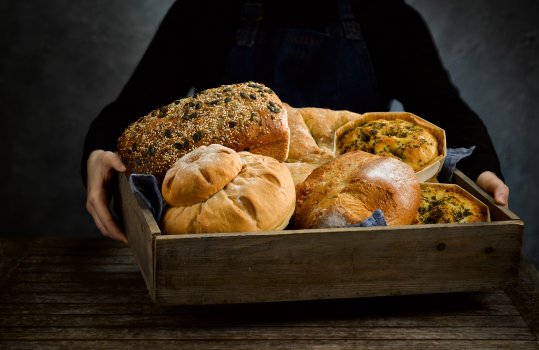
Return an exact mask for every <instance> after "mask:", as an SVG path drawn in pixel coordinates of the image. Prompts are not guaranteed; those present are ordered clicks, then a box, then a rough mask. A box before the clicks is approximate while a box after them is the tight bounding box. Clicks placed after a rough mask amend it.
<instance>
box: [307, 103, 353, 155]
mask: <svg viewBox="0 0 539 350" xmlns="http://www.w3.org/2000/svg"><path fill="white" fill-rule="evenodd" d="M297 110H298V111H299V112H300V113H301V116H302V117H303V120H304V121H305V124H306V125H307V127H308V128H309V130H310V132H311V134H312V135H313V137H314V139H315V140H316V143H317V144H318V146H319V147H321V148H322V149H326V150H328V151H329V152H331V153H333V152H334V151H333V144H334V138H335V131H336V130H337V129H338V128H340V127H341V126H343V125H344V124H346V123H348V122H350V121H352V120H356V119H358V118H360V117H361V114H358V113H354V112H350V111H346V110H342V111H335V110H332V109H327V108H316V107H303V108H298V109H297Z"/></svg>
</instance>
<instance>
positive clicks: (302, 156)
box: [284, 103, 334, 163]
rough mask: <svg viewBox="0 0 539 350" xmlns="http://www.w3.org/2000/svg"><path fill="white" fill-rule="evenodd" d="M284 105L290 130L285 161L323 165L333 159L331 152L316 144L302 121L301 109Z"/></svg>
mask: <svg viewBox="0 0 539 350" xmlns="http://www.w3.org/2000/svg"><path fill="white" fill-rule="evenodd" d="M284 105H285V108H286V110H287V116H288V127H289V129H290V148H289V152H288V158H287V159H286V161H287V162H288V163H298V162H304V163H325V162H328V161H330V160H331V159H333V158H334V157H333V152H332V151H329V150H327V149H322V148H320V147H319V146H318V144H317V143H316V141H315V139H314V137H313V135H312V134H311V131H310V129H309V127H308V126H307V124H306V123H305V121H304V120H303V116H302V114H301V112H300V110H301V109H298V108H294V107H291V106H290V105H288V104H286V103H285V104H284ZM324 111H325V110H324ZM320 122H324V121H323V120H321V121H320Z"/></svg>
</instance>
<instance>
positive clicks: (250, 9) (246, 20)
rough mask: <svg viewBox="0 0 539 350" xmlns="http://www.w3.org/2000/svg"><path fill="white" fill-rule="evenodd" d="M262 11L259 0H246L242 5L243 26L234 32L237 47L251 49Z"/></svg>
mask: <svg viewBox="0 0 539 350" xmlns="http://www.w3.org/2000/svg"><path fill="white" fill-rule="evenodd" d="M263 14H264V11H263V7H262V3H261V2H260V0H246V1H245V4H243V13H242V17H241V19H242V21H243V26H242V27H241V28H239V29H238V31H237V32H236V44H237V45H238V46H244V47H245V46H246V47H252V46H253V45H254V44H255V39H256V32H257V31H258V24H259V23H260V21H261V20H262V17H263Z"/></svg>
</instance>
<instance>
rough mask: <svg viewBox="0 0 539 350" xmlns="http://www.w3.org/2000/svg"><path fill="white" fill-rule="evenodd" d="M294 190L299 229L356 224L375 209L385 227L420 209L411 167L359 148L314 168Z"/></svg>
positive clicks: (409, 217)
mask: <svg viewBox="0 0 539 350" xmlns="http://www.w3.org/2000/svg"><path fill="white" fill-rule="evenodd" d="M296 189H297V194H296V196H297V199H296V211H295V213H294V227H295V228H297V229H307V228H326V227H343V226H348V225H351V224H356V223H359V222H361V221H363V220H365V219H366V218H368V217H369V216H370V215H371V214H372V213H373V211H374V210H376V209H380V210H382V212H383V213H384V216H385V218H386V222H387V223H388V225H398V224H410V223H411V222H412V220H413V219H414V217H415V214H416V212H417V208H418V207H419V197H420V187H419V181H418V180H417V178H416V176H415V173H414V171H413V170H412V168H411V167H410V166H409V165H406V164H405V163H403V162H401V161H399V160H397V159H395V158H389V157H382V156H377V155H373V154H370V153H366V152H362V151H355V152H349V153H345V154H343V155H340V156H338V157H337V158H335V159H334V160H332V161H330V162H329V163H326V164H324V165H322V166H320V167H318V168H317V169H315V170H314V171H313V172H312V173H311V174H310V175H309V176H308V177H307V179H306V180H305V181H304V182H303V183H301V184H299V185H298V186H297V187H296Z"/></svg>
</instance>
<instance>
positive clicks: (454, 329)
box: [0, 239, 539, 350]
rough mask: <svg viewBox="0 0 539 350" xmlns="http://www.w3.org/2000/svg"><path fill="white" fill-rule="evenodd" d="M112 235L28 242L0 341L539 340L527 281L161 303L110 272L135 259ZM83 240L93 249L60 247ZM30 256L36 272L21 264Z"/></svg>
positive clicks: (378, 345)
mask: <svg viewBox="0 0 539 350" xmlns="http://www.w3.org/2000/svg"><path fill="white" fill-rule="evenodd" d="M448 242H450V241H448ZM40 243H42V245H41V244H40ZM116 244H117V243H116V242H112V241H108V240H106V239H100V240H99V242H96V244H93V243H92V242H91V241H80V242H79V243H77V241H76V240H75V241H71V242H70V243H69V244H63V243H62V242H58V243H57V244H49V243H47V242H37V245H41V247H39V251H40V254H39V255H32V254H28V255H27V256H26V257H25V258H24V259H23V261H22V262H21V264H20V265H19V266H17V267H16V268H15V269H14V271H13V273H12V275H11V276H10V278H9V279H8V280H7V281H6V283H5V285H4V286H2V287H0V348H1V349H4V348H5V349H29V348H31V349H33V348H38V349H58V348H69V349H71V348H73V349H123V348H130V349H153V348H155V349H195V350H196V349H216V350H221V349H231V348H233V349H267V350H275V349H319V350H320V349H457V348H463V349H539V345H538V343H537V337H536V334H535V333H534V331H533V329H532V328H530V326H529V323H528V320H527V318H525V317H523V316H522V315H524V314H525V313H524V312H522V311H521V310H523V309H522V307H523V305H524V306H533V302H531V301H530V300H527V299H526V297H529V296H533V294H532V293H533V291H534V289H533V288H534V284H526V285H525V286H524V289H523V290H522V291H520V293H521V294H520V295H521V298H520V299H515V298H513V297H510V296H509V295H510V294H509V295H508V293H507V292H505V291H504V290H500V289H498V290H493V291H489V292H473V293H469V292H466V293H437V294H424V295H401V296H384V297H364V298H353V299H327V300H307V301H294V302H276V303H249V304H221V305H194V306H189V305H173V306H164V305H156V304H154V303H153V302H152V301H151V299H150V297H149V296H148V293H147V292H146V290H145V282H144V280H143V278H142V276H141V274H140V273H138V272H137V273H134V272H126V273H125V275H126V276H127V277H125V278H121V277H120V276H123V275H124V273H121V272H118V271H119V270H121V269H125V268H126V267H127V266H132V267H135V268H136V265H134V262H133V261H132V260H130V259H129V256H130V254H132V253H131V250H130V248H128V247H121V248H118V249H119V250H123V252H121V254H120V255H118V257H119V258H116V256H115V255H114V252H113V251H112V250H111V249H110V248H111V247H114V246H116ZM500 244H504V242H503V241H501V242H500ZM83 246H86V247H89V249H92V250H93V252H94V254H95V256H94V257H92V255H90V254H86V255H80V256H78V257H77V255H75V254H70V252H71V251H78V250H81V249H82V248H83ZM450 247H451V245H449V244H448V245H447V247H446V249H450ZM35 251H36V250H34V249H32V250H31V252H35ZM492 253H494V252H492ZM410 256H411V255H410ZM96 257H102V258H103V259H102V261H100V260H99V259H97V258H96ZM31 265H41V266H42V267H41V268H40V269H39V271H41V272H37V271H34V272H29V271H28V270H29V266H31ZM115 265H116V267H115ZM62 266H63V267H62ZM96 266H99V269H97V271H94V272H92V271H93V270H96V269H95V267H96ZM118 266H119V267H120V268H118ZM80 268H82V271H88V272H85V273H79V272H77V271H79V269H80ZM31 270H36V269H34V268H33V269H31ZM528 273H529V271H528V269H521V275H522V276H523V275H527V274H528ZM43 275H44V276H47V277H48V278H49V280H47V278H40V277H39V276H43ZM20 276H25V277H24V278H23V277H20ZM526 278H527V280H529V279H530V278H529V277H526ZM21 280H23V281H21ZM519 286H523V285H522V284H521V283H519V284H518V285H517V287H518V288H520V287H519ZM536 292H537V291H536ZM515 300H516V301H519V302H521V303H520V304H518V305H517V304H515ZM533 310H534V309H532V308H530V311H533Z"/></svg>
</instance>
